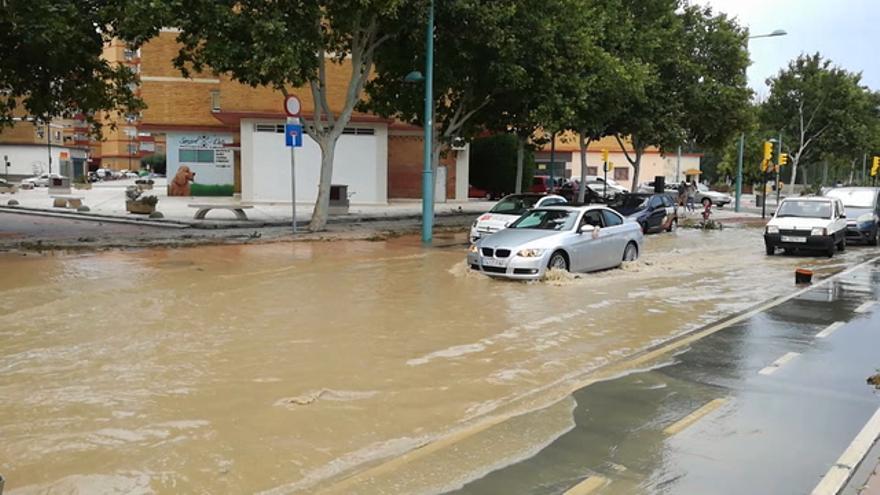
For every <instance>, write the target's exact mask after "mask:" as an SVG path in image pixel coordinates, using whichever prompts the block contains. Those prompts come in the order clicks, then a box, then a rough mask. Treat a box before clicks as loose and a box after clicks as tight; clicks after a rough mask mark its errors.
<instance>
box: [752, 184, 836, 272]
mask: <svg viewBox="0 0 880 495" xmlns="http://www.w3.org/2000/svg"><path fill="white" fill-rule="evenodd" d="M764 246H765V247H766V249H767V254H768V255H773V254H775V253H776V249H777V248H783V249H785V250H790V251H797V250H809V251H819V252H822V253H825V254H826V255H827V256H828V257H829V258H830V257H832V256H834V251H835V249H836V250H838V251H843V250H844V249H846V213H845V210H844V207H843V202H842V201H841V200H839V199H837V198H827V197H803V198H785V199H783V200H782V203H780V204H779V207H778V208H777V209H776V214H775V215H773V218H772V219H771V220H770V222H769V223H767V227H766V228H765V230H764Z"/></svg>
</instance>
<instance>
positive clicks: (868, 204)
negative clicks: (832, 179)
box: [826, 189, 877, 209]
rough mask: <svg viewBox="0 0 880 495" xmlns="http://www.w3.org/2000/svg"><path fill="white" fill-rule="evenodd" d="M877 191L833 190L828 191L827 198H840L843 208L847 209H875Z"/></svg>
mask: <svg viewBox="0 0 880 495" xmlns="http://www.w3.org/2000/svg"><path fill="white" fill-rule="evenodd" d="M876 195H877V192H876V191H872V190H858V191H855V190H852V189H849V190H847V189H832V190H831V191H828V193H827V194H826V196H828V197H831V198H839V199H840V200H841V201H843V206H845V207H847V208H865V209H871V208H874V197H875V196H876Z"/></svg>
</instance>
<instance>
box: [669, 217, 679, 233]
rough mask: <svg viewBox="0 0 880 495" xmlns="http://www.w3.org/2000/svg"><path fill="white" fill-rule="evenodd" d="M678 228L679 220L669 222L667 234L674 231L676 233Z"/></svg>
mask: <svg viewBox="0 0 880 495" xmlns="http://www.w3.org/2000/svg"><path fill="white" fill-rule="evenodd" d="M676 228H678V219H677V218H673V219H672V221H671V222H669V228H668V229H666V232H672V231H674V230H675V229H676Z"/></svg>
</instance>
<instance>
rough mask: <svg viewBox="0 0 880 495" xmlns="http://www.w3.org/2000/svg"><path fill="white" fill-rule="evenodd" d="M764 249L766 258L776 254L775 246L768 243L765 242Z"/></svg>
mask: <svg viewBox="0 0 880 495" xmlns="http://www.w3.org/2000/svg"><path fill="white" fill-rule="evenodd" d="M764 248H765V249H766V251H767V256H773V255H774V254H776V246H774V245H773V244H770V243H769V242H765V243H764Z"/></svg>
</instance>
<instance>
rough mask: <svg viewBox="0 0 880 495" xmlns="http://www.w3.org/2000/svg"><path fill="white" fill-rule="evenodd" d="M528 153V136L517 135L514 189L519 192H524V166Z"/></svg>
mask: <svg viewBox="0 0 880 495" xmlns="http://www.w3.org/2000/svg"><path fill="white" fill-rule="evenodd" d="M525 155H526V138H524V137H522V136H519V135H518V136H517V137H516V184H515V185H514V190H515V192H516V193H517V194H519V193H521V192H522V182H523V166H524V163H523V162H524V161H525Z"/></svg>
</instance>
